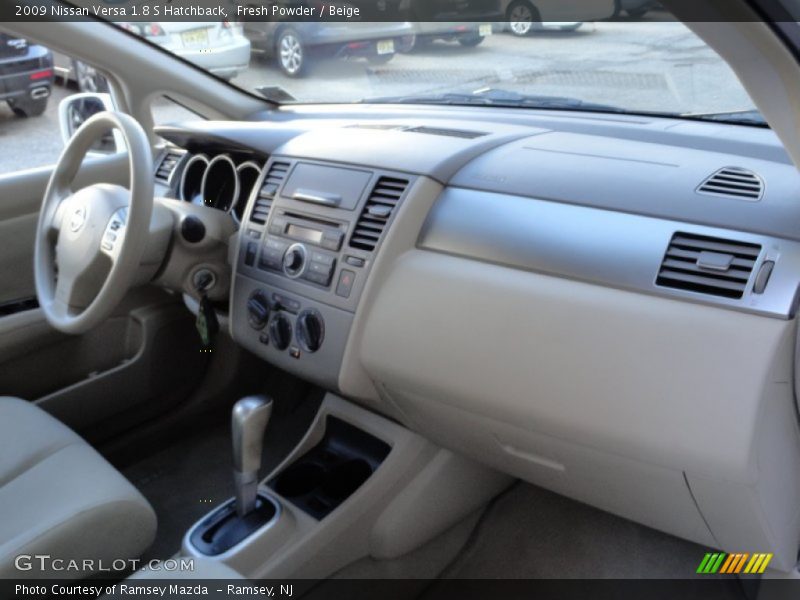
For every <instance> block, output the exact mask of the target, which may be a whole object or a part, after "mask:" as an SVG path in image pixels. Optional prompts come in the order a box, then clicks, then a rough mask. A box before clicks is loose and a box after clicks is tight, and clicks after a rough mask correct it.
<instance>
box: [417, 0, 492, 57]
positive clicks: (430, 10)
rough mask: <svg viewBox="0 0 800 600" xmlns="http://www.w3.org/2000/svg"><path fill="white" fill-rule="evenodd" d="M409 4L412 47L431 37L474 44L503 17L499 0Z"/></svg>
mask: <svg viewBox="0 0 800 600" xmlns="http://www.w3.org/2000/svg"><path fill="white" fill-rule="evenodd" d="M409 6H410V8H409V15H410V19H411V21H412V22H413V24H414V34H415V38H414V42H415V43H414V47H419V46H422V45H425V44H427V43H430V42H433V41H435V40H444V41H448V42H458V43H459V44H461V45H462V46H467V47H473V46H477V45H479V44H480V43H481V42H483V40H484V39H486V37H488V36H490V35H492V33H493V32H494V30H495V27H494V25H493V24H494V23H499V22H501V21H502V19H503V13H502V11H501V9H500V0H411V3H410V5H409Z"/></svg>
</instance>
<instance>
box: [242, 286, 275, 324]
mask: <svg viewBox="0 0 800 600" xmlns="http://www.w3.org/2000/svg"><path fill="white" fill-rule="evenodd" d="M269 312H270V311H269V300H268V299H267V295H266V293H264V291H263V290H256V291H255V292H253V293H252V295H251V296H250V299H249V300H248V301H247V320H248V321H249V323H250V327H252V328H253V329H264V326H265V325H266V324H267V321H269Z"/></svg>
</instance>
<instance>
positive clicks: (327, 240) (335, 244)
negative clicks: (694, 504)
mask: <svg viewBox="0 0 800 600" xmlns="http://www.w3.org/2000/svg"><path fill="white" fill-rule="evenodd" d="M343 238H344V234H342V232H341V231H326V232H325V233H323V234H322V247H323V248H326V249H328V250H334V251H336V252H338V251H339V248H341V247H342V239H343Z"/></svg>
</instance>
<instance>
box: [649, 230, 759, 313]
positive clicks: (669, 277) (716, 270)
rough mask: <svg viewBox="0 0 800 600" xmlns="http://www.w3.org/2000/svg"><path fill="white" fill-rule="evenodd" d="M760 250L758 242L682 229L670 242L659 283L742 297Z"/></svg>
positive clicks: (659, 274) (701, 291)
mask: <svg viewBox="0 0 800 600" xmlns="http://www.w3.org/2000/svg"><path fill="white" fill-rule="evenodd" d="M760 252H761V246H759V245H758V244H748V243H745V242H737V241H732V240H724V239H720V238H712V237H706V236H702V235H694V234H690V233H681V232H678V233H676V234H675V235H674V236H672V240H671V241H670V243H669V247H668V248H667V254H666V256H664V260H663V262H662V263H661V269H660V270H659V272H658V278H657V279H656V284H657V285H661V286H664V287H670V288H677V289H679V290H688V291H691V292H698V293H700V294H710V295H712V296H722V297H724V298H741V297H742V296H743V295H744V292H745V288H746V287H747V282H748V280H749V279H750V274H751V273H752V272H753V268H754V267H755V264H756V260H757V259H758V255H759V253H760Z"/></svg>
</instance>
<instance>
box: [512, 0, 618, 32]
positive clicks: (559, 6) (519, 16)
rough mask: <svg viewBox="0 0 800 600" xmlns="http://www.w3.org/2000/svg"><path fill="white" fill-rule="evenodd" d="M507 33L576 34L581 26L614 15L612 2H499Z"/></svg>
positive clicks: (551, 0)
mask: <svg viewBox="0 0 800 600" xmlns="http://www.w3.org/2000/svg"><path fill="white" fill-rule="evenodd" d="M501 8H502V11H503V14H504V16H505V23H506V29H507V30H508V31H510V32H511V33H512V34H514V35H516V36H526V35H528V34H529V33H531V32H532V31H542V30H557V31H575V30H576V29H578V28H580V27H581V26H582V25H583V23H584V22H587V21H600V20H602V19H608V18H610V17H612V16H613V15H614V14H616V11H617V4H616V1H615V0H583V1H581V2H578V1H577V0H572V1H570V2H563V0H502V2H501Z"/></svg>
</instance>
